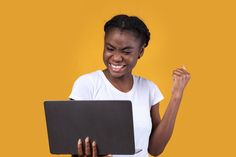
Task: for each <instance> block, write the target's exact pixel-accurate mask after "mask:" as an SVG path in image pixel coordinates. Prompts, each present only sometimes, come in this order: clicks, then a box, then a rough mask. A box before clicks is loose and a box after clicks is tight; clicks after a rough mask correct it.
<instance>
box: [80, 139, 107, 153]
mask: <svg viewBox="0 0 236 157" xmlns="http://www.w3.org/2000/svg"><path fill="white" fill-rule="evenodd" d="M84 142H85V144H84V148H83V144H82V140H81V139H79V140H78V146H77V148H78V156H79V157H98V154H97V145H96V142H95V141H93V142H92V144H91V143H90V140H89V137H86V138H85V141H84ZM91 145H92V148H91ZM102 157H112V156H111V155H106V156H102Z"/></svg>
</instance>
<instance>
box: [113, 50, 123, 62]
mask: <svg viewBox="0 0 236 157" xmlns="http://www.w3.org/2000/svg"><path fill="white" fill-rule="evenodd" d="M113 60H114V61H116V62H121V61H122V56H121V54H120V53H119V52H116V53H114V55H113Z"/></svg>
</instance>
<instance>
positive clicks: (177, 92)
mask: <svg viewBox="0 0 236 157" xmlns="http://www.w3.org/2000/svg"><path fill="white" fill-rule="evenodd" d="M104 31H105V38H104V52H103V61H104V63H105V66H106V69H104V70H98V71H95V72H92V73H89V74H86V75H83V76H80V77H79V78H78V79H77V80H76V82H75V84H74V86H73V89H72V92H71V95H70V99H73V100H130V101H131V102H132V105H133V118H134V134H135V135H134V136H135V147H136V148H141V149H142V151H141V152H140V153H138V154H135V155H130V156H135V157H136V156H137V157H138V156H140V157H148V153H150V154H151V155H153V156H158V155H159V154H161V153H162V152H163V150H164V148H165V146H166V144H167V143H168V141H169V139H170V137H171V135H172V132H173V128H174V124H175V120H176V116H177V112H178V109H179V105H180V102H181V98H182V96H183V92H184V88H185V86H186V85H187V83H188V81H189V79H190V74H189V73H188V72H187V71H186V69H185V68H184V67H183V68H177V69H176V70H174V71H173V87H172V95H171V98H170V101H169V104H168V107H167V109H166V111H165V114H164V116H163V118H162V119H161V117H160V114H159V102H160V101H161V100H162V99H163V96H162V94H161V92H160V90H159V88H158V87H157V86H156V85H155V84H154V83H153V82H151V81H149V80H146V79H144V78H142V77H138V76H134V75H132V70H133V68H134V67H135V65H136V63H137V61H138V59H140V58H141V57H142V56H143V54H144V49H145V47H147V46H148V42H149V39H150V33H149V30H148V28H147V27H146V25H145V24H144V23H143V21H142V20H140V19H139V18H138V17H135V16H127V15H117V16H115V17H113V18H112V19H111V20H109V21H108V22H107V23H106V24H105V26H104ZM84 142H85V144H84V145H85V148H83V146H82V145H83V144H82V143H83V142H82V141H81V140H79V141H78V155H79V156H93V157H96V156H97V149H96V143H95V141H92V146H91V147H90V140H89V138H86V139H85V141H84ZM113 156H114V157H115V156H118V155H113ZM124 156H128V155H124Z"/></svg>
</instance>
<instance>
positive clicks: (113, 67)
mask: <svg viewBox="0 0 236 157" xmlns="http://www.w3.org/2000/svg"><path fill="white" fill-rule="evenodd" d="M109 65H110V66H111V68H112V69H113V71H117V72H118V71H120V70H121V69H122V68H123V67H124V65H114V64H110V63H109Z"/></svg>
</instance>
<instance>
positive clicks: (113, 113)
mask: <svg viewBox="0 0 236 157" xmlns="http://www.w3.org/2000/svg"><path fill="white" fill-rule="evenodd" d="M44 109H45V114H46V123H47V131H48V140H49V147H50V152H51V153H52V154H77V142H78V139H79V138H80V139H82V140H83V141H84V139H85V138H86V137H87V136H89V137H90V140H91V141H93V140H94V141H96V143H97V149H98V154H99V155H105V154H127V155H128V154H130V155H131V154H135V153H137V152H139V151H140V150H137V149H136V150H135V141H134V127H133V115H132V104H131V102H130V101H110V100H105V101H104V100H101V101H100V100H98V101H71V100H67V101H45V102H44Z"/></svg>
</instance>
